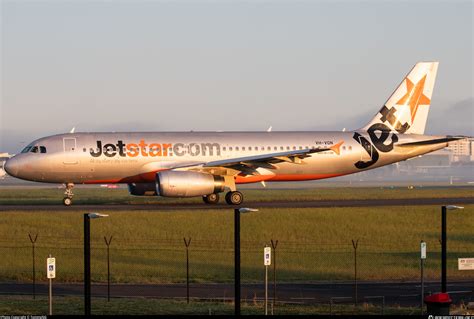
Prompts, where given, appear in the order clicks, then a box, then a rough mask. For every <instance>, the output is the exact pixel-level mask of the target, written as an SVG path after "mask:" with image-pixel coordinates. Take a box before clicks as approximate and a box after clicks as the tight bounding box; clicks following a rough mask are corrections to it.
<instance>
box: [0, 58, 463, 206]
mask: <svg viewBox="0 0 474 319" xmlns="http://www.w3.org/2000/svg"><path fill="white" fill-rule="evenodd" d="M437 70H438V62H419V63H417V64H416V65H415V66H414V67H413V68H412V69H411V71H410V72H409V73H408V75H406V76H405V78H404V79H403V81H402V82H401V83H400V85H399V86H398V87H397V88H396V90H395V91H394V92H393V93H392V95H391V96H390V97H389V98H388V100H387V101H386V103H385V104H384V105H383V106H382V108H381V109H380V110H379V111H378V112H377V114H376V115H375V116H374V117H373V118H372V119H371V120H370V121H369V123H368V124H367V125H365V126H364V127H362V128H360V129H357V130H354V131H346V130H343V131H342V132H306V131H296V132H276V131H272V130H271V129H269V130H268V131H266V132H123V133H85V132H75V131H74V130H72V131H71V132H69V133H66V134H59V135H53V136H48V137H44V138H40V139H38V140H35V141H33V142H32V143H30V144H29V145H28V146H26V147H25V148H24V149H23V151H22V152H21V153H20V154H17V155H15V156H14V157H12V158H10V159H9V160H8V161H7V162H6V164H5V170H6V171H7V172H8V174H10V175H12V176H15V177H17V178H21V179H25V180H31V181H37V182H46V183H63V184H65V185H66V191H65V196H64V199H63V204H64V205H66V206H69V205H71V204H72V198H73V191H72V190H73V187H74V185H75V184H112V183H126V184H128V189H129V192H130V194H131V195H135V196H163V197H199V196H202V198H203V200H204V202H205V203H207V204H216V203H218V202H219V194H220V193H223V192H226V195H225V201H226V202H227V204H229V205H240V204H242V202H243V194H242V193H241V192H239V191H238V190H237V185H239V184H245V183H257V182H262V183H263V184H264V183H265V182H282V181H304V180H317V179H324V178H332V177H337V176H342V175H347V174H353V173H357V172H361V171H365V170H369V169H374V168H377V167H381V166H384V165H388V164H392V163H396V162H400V161H404V160H407V159H409V158H413V157H417V156H419V155H422V154H426V153H429V152H433V151H436V150H439V149H442V148H444V147H446V146H447V144H448V142H450V141H454V140H458V139H463V138H466V137H464V136H430V135H424V131H425V126H426V122H427V118H428V111H429V108H430V104H431V97H432V94H433V87H434V84H435V79H436V74H437Z"/></svg>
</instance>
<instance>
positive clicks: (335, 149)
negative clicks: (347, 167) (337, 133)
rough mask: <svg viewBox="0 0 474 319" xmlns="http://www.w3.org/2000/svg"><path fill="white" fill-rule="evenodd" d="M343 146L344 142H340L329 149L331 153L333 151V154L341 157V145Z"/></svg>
mask: <svg viewBox="0 0 474 319" xmlns="http://www.w3.org/2000/svg"><path fill="white" fill-rule="evenodd" d="M342 144H344V141H340V142H339V143H337V144H334V145H333V146H331V147H330V148H329V149H330V150H331V151H333V152H334V153H336V154H337V155H341V145H342Z"/></svg>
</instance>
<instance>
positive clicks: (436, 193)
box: [0, 187, 474, 205]
mask: <svg viewBox="0 0 474 319" xmlns="http://www.w3.org/2000/svg"><path fill="white" fill-rule="evenodd" d="M63 192H64V190H63V189H57V188H38V189H31V188H11V187H10V188H9V187H2V188H0V205H25V204H29V205H40V204H43V205H44V204H60V203H61V202H62V198H63ZM74 193H75V197H74V203H75V204H119V203H122V204H143V203H150V204H159V203H202V200H201V198H199V197H198V198H184V199H173V198H162V197H156V196H152V197H147V196H144V197H136V196H131V195H129V194H128V191H127V190H126V189H123V188H119V189H104V188H98V187H97V188H91V187H78V188H76V189H74ZM243 193H244V196H245V200H246V201H248V202H253V201H257V202H258V201H309V200H332V199H339V200H345V199H373V198H377V199H391V198H407V199H408V198H433V197H436V198H439V197H442V198H446V197H473V196H474V187H415V188H413V189H410V188H407V187H393V188H392V187H379V188H377V187H350V188H349V187H338V188H311V189H290V190H285V189H265V190H264V189H262V190H255V189H248V190H243ZM221 200H223V199H221Z"/></svg>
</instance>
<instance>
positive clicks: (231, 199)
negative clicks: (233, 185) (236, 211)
mask: <svg viewBox="0 0 474 319" xmlns="http://www.w3.org/2000/svg"><path fill="white" fill-rule="evenodd" d="M225 201H226V202H227V204H229V205H240V204H242V202H243V201H244V195H242V193H241V192H239V191H233V192H228V193H227V194H226V195H225Z"/></svg>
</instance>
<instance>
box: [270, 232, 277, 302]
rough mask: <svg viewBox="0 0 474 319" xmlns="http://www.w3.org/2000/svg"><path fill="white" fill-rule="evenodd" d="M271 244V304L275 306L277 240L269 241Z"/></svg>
mask: <svg viewBox="0 0 474 319" xmlns="http://www.w3.org/2000/svg"><path fill="white" fill-rule="evenodd" d="M270 241H271V243H272V249H273V304H275V301H276V297H277V294H276V291H277V284H276V249H277V246H278V240H275V241H273V239H271V240H270ZM273 304H272V309H273Z"/></svg>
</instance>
